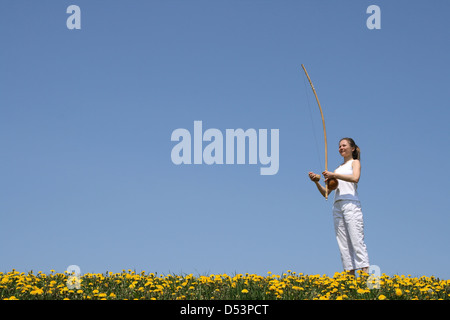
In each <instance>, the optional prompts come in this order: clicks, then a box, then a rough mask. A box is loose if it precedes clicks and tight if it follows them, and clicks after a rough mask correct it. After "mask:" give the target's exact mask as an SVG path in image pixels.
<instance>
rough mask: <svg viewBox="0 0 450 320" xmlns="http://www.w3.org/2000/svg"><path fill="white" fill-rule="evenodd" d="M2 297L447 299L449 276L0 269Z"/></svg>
mask: <svg viewBox="0 0 450 320" xmlns="http://www.w3.org/2000/svg"><path fill="white" fill-rule="evenodd" d="M0 298H1V299H3V300H16V299H19V300H30V299H51V300H63V299H66V300H67V299H69V300H86V299H92V300H113V299H120V300H123V299H129V300H132V299H139V300H140V299H146V300H211V299H215V300H241V299H244V300H253V299H257V300H279V299H280V300H305V299H306V300H317V299H318V300H359V299H363V300H438V299H443V300H450V280H441V279H438V278H435V277H433V276H432V277H426V276H422V277H420V278H417V277H411V276H410V275H408V276H403V275H401V276H400V275H394V276H387V275H385V274H383V275H381V276H380V277H379V278H373V277H369V275H367V274H359V275H358V276H356V277H354V276H351V275H348V274H347V273H345V272H342V273H335V274H334V275H333V276H332V277H329V276H326V275H305V274H302V273H296V272H292V271H290V270H288V271H287V272H286V273H283V274H281V275H276V274H272V273H271V272H268V273H267V275H264V276H261V275H256V274H236V275H233V276H230V275H227V274H212V275H209V276H193V275H192V274H189V275H172V274H167V275H158V274H154V273H146V272H144V271H143V272H141V273H135V272H134V271H131V270H128V271H126V270H122V272H121V273H112V272H106V273H104V274H84V275H81V276H79V277H76V276H74V275H73V274H68V273H67V272H65V273H55V272H54V271H53V270H50V272H49V273H48V274H45V273H42V272H41V271H39V272H37V273H36V274H35V273H33V272H28V273H24V272H18V271H16V270H13V271H11V272H8V273H0Z"/></svg>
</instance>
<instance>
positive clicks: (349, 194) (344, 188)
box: [334, 159, 359, 201]
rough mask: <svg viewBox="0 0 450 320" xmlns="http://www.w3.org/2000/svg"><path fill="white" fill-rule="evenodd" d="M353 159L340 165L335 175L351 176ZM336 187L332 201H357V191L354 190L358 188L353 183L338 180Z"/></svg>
mask: <svg viewBox="0 0 450 320" xmlns="http://www.w3.org/2000/svg"><path fill="white" fill-rule="evenodd" d="M352 163H353V159H352V160H349V161H347V162H346V163H344V164H342V165H340V166H339V167H338V168H337V169H336V170H335V173H339V174H353V167H352ZM338 182H339V184H338V187H337V189H336V191H335V193H334V201H338V200H355V201H359V198H358V191H357V190H356V189H357V188H358V184H357V183H354V182H348V181H344V180H339V179H338Z"/></svg>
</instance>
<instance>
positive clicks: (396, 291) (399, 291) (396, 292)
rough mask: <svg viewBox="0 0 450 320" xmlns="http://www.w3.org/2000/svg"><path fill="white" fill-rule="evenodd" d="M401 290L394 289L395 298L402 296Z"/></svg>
mask: <svg viewBox="0 0 450 320" xmlns="http://www.w3.org/2000/svg"><path fill="white" fill-rule="evenodd" d="M402 293H403V292H402V290H401V289H399V288H397V289H395V295H396V296H397V297H400V296H401V295H402Z"/></svg>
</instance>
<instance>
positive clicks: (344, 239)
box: [309, 138, 369, 275]
mask: <svg viewBox="0 0 450 320" xmlns="http://www.w3.org/2000/svg"><path fill="white" fill-rule="evenodd" d="M339 153H340V154H341V156H342V157H343V158H344V163H343V164H341V165H340V166H339V167H338V168H337V169H336V170H335V171H334V172H330V171H324V172H323V176H324V178H325V183H327V181H328V179H337V180H338V186H337V189H336V192H335V195H334V204H333V219H334V230H335V232H336V240H337V243H338V246H339V250H340V252H341V260H342V265H343V267H344V270H346V271H348V272H349V273H350V274H352V275H355V270H356V269H361V270H362V271H364V272H366V273H368V272H369V256H368V254H367V248H366V245H365V243H364V222H363V214H362V211H361V204H360V201H359V198H358V192H357V190H356V189H357V187H358V181H359V178H360V176H361V163H360V149H359V147H358V146H357V145H356V144H355V141H353V139H351V138H343V139H341V140H340V141H339ZM319 177H320V176H319ZM309 178H310V179H311V181H313V182H314V183H315V184H316V186H317V189H318V190H319V191H320V193H321V194H322V195H323V196H325V192H326V191H325V187H324V186H322V185H321V184H320V183H319V180H318V179H317V175H316V174H314V173H313V172H309Z"/></svg>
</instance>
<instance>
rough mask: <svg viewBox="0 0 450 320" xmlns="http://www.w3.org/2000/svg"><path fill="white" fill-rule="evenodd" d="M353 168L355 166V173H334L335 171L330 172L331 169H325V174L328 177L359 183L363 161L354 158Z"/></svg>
mask: <svg viewBox="0 0 450 320" xmlns="http://www.w3.org/2000/svg"><path fill="white" fill-rule="evenodd" d="M352 168H353V174H340V173H334V172H330V171H324V172H323V176H324V177H325V178H326V179H331V178H335V179H339V180H343V181H348V182H354V183H358V182H359V178H360V177H361V162H360V161H359V160H356V159H355V160H353V163H352Z"/></svg>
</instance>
